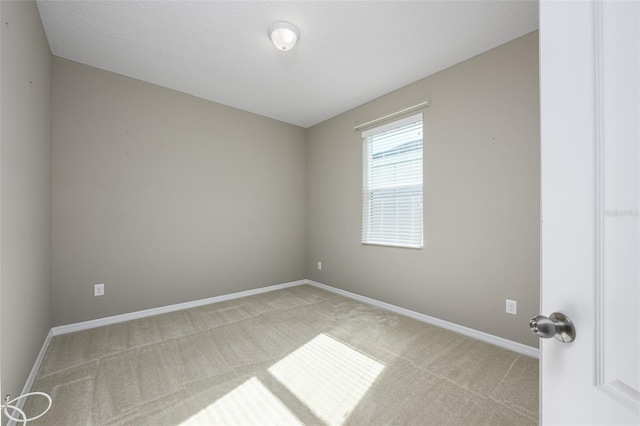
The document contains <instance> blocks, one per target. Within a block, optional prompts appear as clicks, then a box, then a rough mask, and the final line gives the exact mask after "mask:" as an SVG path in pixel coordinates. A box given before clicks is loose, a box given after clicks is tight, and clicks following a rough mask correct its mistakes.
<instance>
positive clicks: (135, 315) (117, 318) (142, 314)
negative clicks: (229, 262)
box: [51, 280, 307, 336]
mask: <svg viewBox="0 0 640 426" xmlns="http://www.w3.org/2000/svg"><path fill="white" fill-rule="evenodd" d="M306 283H307V280H299V281H292V282H288V283H283V284H276V285H272V286H268V287H261V288H256V289H253V290H246V291H240V292H237V293H231V294H225V295H222V296H215V297H209V298H207V299H199V300H194V301H191V302H184V303H177V304H175V305H167V306H160V307H158V308H152V309H145V310H143V311H136V312H130V313H128V314H122V315H114V316H111V317H105V318H98V319H95V320H90V321H84V322H77V323H74V324H68V325H61V326H58V327H53V328H52V329H51V331H52V332H53V335H54V336H59V335H61V334H67V333H73V332H75V331H81V330H88V329H91V328H96V327H102V326H104V325H110V324H117V323H119V322H125V321H131V320H134V319H140V318H146V317H150V316H154V315H160V314H166V313H169V312H175V311H180V310H182V309H190V308H196V307H198V306H204V305H210V304H212V303H217V302H224V301H225V300H232V299H239V298H241V297H247V296H253V295H256V294H260V293H267V292H270V291H274V290H280V289H283V288H288V287H295V286H298V285H302V284H306Z"/></svg>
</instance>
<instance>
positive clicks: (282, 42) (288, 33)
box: [269, 22, 300, 51]
mask: <svg viewBox="0 0 640 426" xmlns="http://www.w3.org/2000/svg"><path fill="white" fill-rule="evenodd" d="M269 37H271V41H272V42H273V44H274V45H275V46H276V47H277V48H278V49H279V50H283V51H287V50H291V49H293V46H295V45H296V42H297V41H298V39H299V38H300V31H299V30H298V28H297V27H296V26H295V25H293V24H290V23H288V22H276V23H275V24H273V25H271V27H270V28H269Z"/></svg>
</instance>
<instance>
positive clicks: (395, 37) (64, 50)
mask: <svg viewBox="0 0 640 426" xmlns="http://www.w3.org/2000/svg"><path fill="white" fill-rule="evenodd" d="M38 8H39V10H40V15H41V17H42V21H43V24H44V28H45V32H46V34H47V38H48V40H49V44H50V46H51V51H52V53H53V54H54V55H56V56H60V57H62V58H66V59H70V60H73V61H77V62H80V63H83V64H87V65H90V66H93V67H97V68H101V69H104V70H108V71H113V72H116V73H119V74H123V75H126V76H129V77H133V78H136V79H140V80H144V81H147V82H150V83H154V84H158V85H160V86H164V87H168V88H171V89H175V90H178V91H181V92H185V93H189V94H191V95H195V96H198V97H201V98H204V99H208V100H211V101H215V102H219V103H222V104H225V105H229V106H232V107H235V108H239V109H242V110H246V111H250V112H253V113H256V114H260V115H264V116H267V117H271V118H275V119H277V120H281V121H284V122H288V123H291V124H295V125H298V126H302V127H309V126H312V125H314V124H316V123H319V122H321V121H324V120H326V119H328V118H330V117H333V116H335V115H337V114H340V113H342V112H344V111H347V110H349V109H351V108H353V107H355V106H358V105H361V104H363V103H365V102H367V101H370V100H372V99H375V98H377V97H379V96H381V95H384V94H386V93H389V92H390V91H392V90H395V89H398V88H400V87H402V86H405V85H407V84H409V83H411V82H414V81H416V80H419V79H421V78H423V77H426V76H428V75H431V74H433V73H435V72H437V71H440V70H442V69H444V68H447V67H449V66H451V65H453V64H455V63H458V62H460V61H463V60H465V59H467V58H470V57H472V56H475V55H477V54H479V53H482V52H484V51H487V50H489V49H491V48H493V47H496V46H498V45H500V44H503V43H505V42H507V41H510V40H512V39H514V38H517V37H519V36H521V35H524V34H526V33H529V32H531V31H533V30H535V29H537V27H538V3H537V1H530V0H516V1H488V0H485V1H482V0H476V1H407V2H405V1H402V2H400V1H350V2H345V1H296V2H282V1H277V2H265V1H185V0H173V1H127V0H120V1H88V0H82V1H77V0H74V1H59V0H40V1H38ZM276 21H289V22H292V23H294V24H295V25H296V26H298V28H299V29H300V41H299V43H298V45H297V46H296V47H295V48H294V49H293V50H291V51H289V52H282V51H279V50H277V49H276V48H275V47H274V46H273V45H272V44H271V41H270V40H269V37H268V35H267V30H268V29H269V26H270V25H271V24H272V23H274V22H276Z"/></svg>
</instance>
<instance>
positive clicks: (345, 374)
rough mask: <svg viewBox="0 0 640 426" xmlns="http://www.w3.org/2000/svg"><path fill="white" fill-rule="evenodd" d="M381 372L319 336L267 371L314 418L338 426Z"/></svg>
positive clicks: (361, 357) (370, 362)
mask: <svg viewBox="0 0 640 426" xmlns="http://www.w3.org/2000/svg"><path fill="white" fill-rule="evenodd" d="M383 369H384V365H383V364H381V363H380V362H378V361H376V360H374V359H372V358H370V357H368V356H367V355H365V354H363V353H362V352H359V351H357V350H355V349H353V348H352V347H350V346H348V345H346V344H344V343H342V342H340V341H338V340H336V339H334V338H332V337H330V336H327V335H326V334H320V335H318V336H317V337H315V338H314V339H313V340H311V341H309V342H308V343H306V344H305V345H304V346H302V347H300V348H299V349H297V350H296V351H294V352H292V353H291V354H289V355H288V356H287V357H285V358H283V359H282V360H281V361H279V362H277V363H276V364H274V365H273V366H272V367H270V368H269V370H268V371H269V372H270V373H271V374H272V375H273V376H274V377H275V378H276V379H278V380H279V381H280V383H282V384H283V385H284V386H285V387H286V388H287V389H288V390H289V392H291V393H292V394H294V395H295V396H296V397H297V398H298V399H299V400H300V401H301V402H302V403H304V404H305V405H306V406H307V407H308V408H309V409H310V410H311V411H312V412H313V413H314V414H315V415H316V416H318V417H319V418H320V419H322V420H324V421H325V422H327V423H328V424H330V425H340V424H342V423H344V421H345V420H346V419H347V418H348V417H349V414H351V412H352V411H353V410H354V409H355V407H356V406H357V405H358V403H359V402H360V400H361V399H362V397H363V396H364V395H365V394H366V393H367V391H368V390H369V388H370V387H371V385H372V384H373V382H374V381H375V380H376V378H377V377H378V375H379V374H380V372H382V370H383Z"/></svg>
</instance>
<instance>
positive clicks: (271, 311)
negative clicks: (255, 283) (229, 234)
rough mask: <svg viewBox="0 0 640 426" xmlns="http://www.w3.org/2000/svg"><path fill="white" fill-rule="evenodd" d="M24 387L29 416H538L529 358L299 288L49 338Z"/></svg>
mask: <svg viewBox="0 0 640 426" xmlns="http://www.w3.org/2000/svg"><path fill="white" fill-rule="evenodd" d="M33 390H34V391H35V390H38V391H43V392H47V393H49V394H50V395H51V396H52V397H53V401H54V402H53V407H52V409H51V411H50V412H49V413H47V415H45V416H44V417H43V418H41V419H40V420H39V421H36V422H33V423H30V425H32V424H34V425H35V424H46V425H89V424H90V425H154V426H157V425H208V424H220V425H240V424H244V425H288V424H307V425H324V424H330V425H392V424H395V425H405V424H407V425H447V424H450V425H535V424H537V423H538V361H537V360H536V359H534V358H530V357H526V356H523V355H519V354H517V353H514V352H510V351H507V350H504V349H501V348H498V347H495V346H492V345H489V344H486V343H483V342H479V341H476V340H474V339H471V338H468V337H465V336H461V335H458V334H455V333H452V332H450V331H446V330H443V329H440V328H437V327H434V326H430V325H427V324H424V323H421V322H418V321H415V320H412V319H409V318H406V317H402V316H400V315H396V314H394V313H391V312H388V311H384V310H381V309H378V308H375V307H372V306H369V305H366V304H362V303H360V302H356V301H353V300H351V299H348V298H345V297H342V296H337V295H335V294H333V293H329V292H326V291H323V290H319V289H317V288H315V287H311V286H306V285H304V286H299V287H293V288H289V289H284V290H279V291H275V292H270V293H264V294H260V295H256V296H251V297H246V298H241V299H236V300H232V301H227V302H221V303H216V304H212V305H208V306H204V307H199V308H194V309H189V310H183V311H178V312H173V313H170V314H164V315H159V316H155V317H150V318H144V319H140V320H134V321H129V322H126V323H120V324H115V325H110V326H105V327H101V328H96V329H92V330H86V331H81V332H77V333H72V334H66V335H61V336H57V337H55V338H54V339H53V341H52V343H51V345H50V347H49V350H48V352H47V354H46V357H45V360H44V362H43V364H42V367H41V369H40V372H39V373H38V376H37V378H36V381H35V384H34V387H33ZM41 407H42V401H41V400H40V399H35V398H30V399H29V400H28V401H27V404H26V405H25V409H26V410H27V413H30V414H32V415H33V414H36V413H38V412H39V410H40V409H41Z"/></svg>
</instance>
